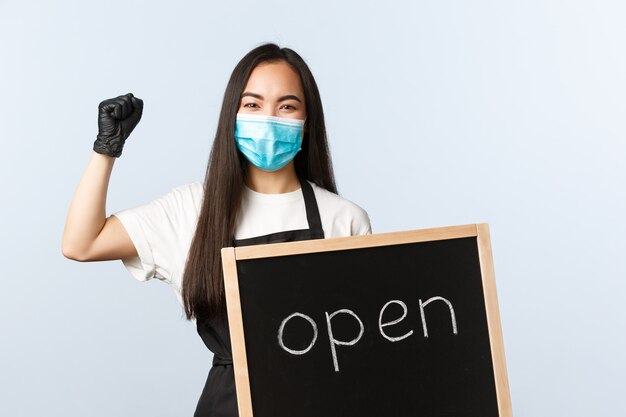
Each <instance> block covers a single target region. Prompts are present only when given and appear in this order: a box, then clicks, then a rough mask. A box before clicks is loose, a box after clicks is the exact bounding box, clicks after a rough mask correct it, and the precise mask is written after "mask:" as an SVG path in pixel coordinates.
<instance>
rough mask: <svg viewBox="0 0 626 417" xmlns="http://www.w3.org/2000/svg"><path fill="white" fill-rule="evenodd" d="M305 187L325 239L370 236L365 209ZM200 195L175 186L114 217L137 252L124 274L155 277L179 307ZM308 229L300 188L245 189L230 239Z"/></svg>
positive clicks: (198, 185)
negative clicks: (172, 293)
mask: <svg viewBox="0 0 626 417" xmlns="http://www.w3.org/2000/svg"><path fill="white" fill-rule="evenodd" d="M307 181H308V180H307ZM308 182H309V184H311V186H312V188H313V192H314V194H315V199H316V200H317V205H318V208H319V212H320V218H321V221H322V229H324V237H325V238H330V237H339V236H354V235H365V234H371V233H372V228H371V225H370V219H369V216H368V214H367V212H366V211H365V210H364V209H362V208H361V207H360V206H358V205H356V204H355V203H353V202H351V201H349V200H347V199H345V198H343V197H340V196H338V195H337V194H335V193H332V192H330V191H328V190H326V189H324V188H322V187H318V186H317V185H316V184H315V183H313V182H311V181H308ZM203 194H204V184H203V183H202V182H201V181H195V182H191V183H188V184H184V185H181V186H178V187H175V188H173V189H172V190H170V191H169V192H168V193H166V194H164V195H162V196H160V197H158V198H156V199H154V200H152V201H150V202H148V203H146V204H143V205H141V206H137V207H134V208H130V209H126V210H121V211H118V212H116V213H113V215H114V216H116V217H117V218H118V219H119V220H120V222H121V223H122V225H123V226H124V228H125V229H126V231H127V232H128V235H129V236H130V239H131V240H132V242H133V244H134V245H135V248H136V249H137V254H138V256H136V257H133V258H127V259H122V262H123V264H124V266H125V267H126V269H127V270H128V271H129V272H130V273H131V274H132V276H133V277H134V278H136V279H138V280H139V281H147V280H149V279H152V278H156V279H159V280H162V281H164V282H167V283H168V284H170V285H171V286H172V288H173V289H174V291H175V293H176V297H177V298H178V301H179V302H180V303H181V304H182V296H181V291H182V275H183V272H184V271H183V269H184V267H185V262H186V260H187V253H188V252H189V247H190V246H191V240H192V239H193V237H194V233H195V228H196V224H197V221H198V216H199V214H200V208H201V206H202V201H203ZM308 227H309V225H308V222H307V218H306V210H305V207H304V197H303V195H302V190H301V189H297V190H295V191H291V192H288V193H282V194H263V193H259V192H256V191H253V190H252V189H250V188H249V187H248V186H246V185H244V193H243V198H242V202H241V210H240V214H239V216H238V218H237V224H236V228H235V239H246V238H250V237H256V236H262V235H266V234H269V233H275V232H281V231H285V230H294V229H306V228H308Z"/></svg>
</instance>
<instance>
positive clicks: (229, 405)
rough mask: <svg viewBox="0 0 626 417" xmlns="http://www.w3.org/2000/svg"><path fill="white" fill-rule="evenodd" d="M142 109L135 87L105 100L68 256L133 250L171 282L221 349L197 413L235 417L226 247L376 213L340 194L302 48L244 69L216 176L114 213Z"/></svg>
mask: <svg viewBox="0 0 626 417" xmlns="http://www.w3.org/2000/svg"><path fill="white" fill-rule="evenodd" d="M142 112H143V101H142V100H141V99H139V98H137V97H135V96H133V95H132V93H129V94H126V95H123V96H118V97H116V98H113V99H108V100H105V101H103V102H101V103H100V106H99V120H98V126H99V133H98V136H97V139H96V141H95V142H94V146H93V149H94V153H93V155H92V160H91V161H90V163H89V165H88V167H87V169H86V171H85V173H84V174H83V177H82V178H81V181H80V182H79V185H78V187H77V189H76V192H75V194H74V198H73V200H72V204H71V206H70V210H69V213H68V218H67V222H66V225H65V231H64V235H63V254H64V255H65V256H66V257H68V258H70V259H75V260H79V261H96V260H112V259H121V260H122V262H123V263H124V265H125V267H126V268H127V269H128V271H129V272H130V273H131V274H132V276H133V277H135V278H136V279H138V280H140V281H146V280H149V279H153V278H156V279H160V280H162V281H164V282H167V283H168V284H170V285H171V286H172V287H173V289H174V291H175V293H176V295H177V297H178V299H179V301H180V302H181V305H182V307H183V308H184V311H185V315H186V318H187V319H188V320H194V321H195V323H196V327H197V331H198V334H199V335H200V337H201V338H202V340H203V341H204V343H205V345H206V346H207V348H208V349H209V350H210V351H211V352H213V355H214V356H213V364H212V365H213V366H212V367H211V369H210V370H209V373H208V376H207V380H206V384H205V387H204V389H203V391H202V394H201V396H200V398H199V400H198V403H197V406H196V411H195V414H194V416H195V417H204V416H211V417H234V416H237V415H238V413H237V400H236V393H235V383H234V373H233V366H232V357H231V346H230V336H229V333H228V321H227V319H226V314H225V312H226V307H225V297H224V286H223V279H222V270H221V254H220V250H221V248H223V247H227V246H244V245H254V244H261V243H275V242H289V241H299V240H307V239H324V238H330V237H338V236H353V235H363V234H370V233H372V231H371V225H370V219H369V216H368V214H367V212H366V211H365V210H364V209H363V208H361V207H360V206H358V205H357V204H355V203H353V202H351V201H349V200H347V199H345V198H343V197H340V196H339V195H338V194H337V189H336V185H335V180H334V175H333V169H332V162H331V157H330V152H329V148H328V142H327V135H326V129H325V122H324V114H323V109H322V102H321V98H320V94H319V90H318V88H317V84H316V82H315V79H314V78H313V75H312V73H311V71H310V69H309V67H308V65H307V64H306V63H305V61H304V60H303V59H302V58H301V56H300V55H298V54H297V53H296V52H295V51H294V50H292V49H290V48H280V47H279V46H278V45H275V44H272V43H267V44H263V45H260V46H258V47H256V48H254V49H253V50H251V51H250V52H248V53H247V54H246V55H245V56H244V57H243V58H242V59H241V60H240V61H239V63H238V64H237V65H236V66H235V69H234V70H233V72H232V74H231V76H230V79H229V81H228V84H227V87H226V91H225V94H224V99H223V102H222V109H221V112H220V117H219V121H218V125H217V130H216V134H215V137H214V140H213V145H212V148H211V152H210V155H209V162H208V166H207V169H206V173H205V178H204V181H202V182H200V181H195V182H192V183H189V184H184V185H181V186H179V187H176V188H174V189H172V190H170V191H169V192H168V193H166V194H164V195H162V196H160V197H158V198H156V199H154V200H152V201H150V202H148V203H146V204H144V205H141V206H138V207H134V208H130V209H125V210H121V211H118V212H116V213H113V214H112V215H111V216H109V217H106V218H105V216H104V206H105V202H106V189H107V186H108V181H109V177H110V173H111V170H112V166H113V163H114V161H115V159H116V158H118V157H120V156H121V153H122V149H123V146H124V144H125V142H126V140H127V139H128V137H129V135H130V133H131V132H132V131H133V129H134V128H135V126H136V125H137V123H138V122H139V120H140V119H141V114H142Z"/></svg>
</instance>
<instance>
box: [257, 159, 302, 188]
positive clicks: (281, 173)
mask: <svg viewBox="0 0 626 417" xmlns="http://www.w3.org/2000/svg"><path fill="white" fill-rule="evenodd" d="M245 183H246V185H247V186H248V187H249V188H250V189H251V190H253V191H256V192H257V193H263V194H283V193H288V192H291V191H296V190H297V189H299V188H300V181H299V180H298V176H297V175H296V170H295V167H294V163H293V161H291V162H289V163H288V164H287V165H285V166H284V167H282V168H281V169H279V170H276V171H273V172H267V171H263V170H262V169H259V168H257V167H255V166H254V165H252V164H251V163H249V162H248V167H247V170H246V177H245Z"/></svg>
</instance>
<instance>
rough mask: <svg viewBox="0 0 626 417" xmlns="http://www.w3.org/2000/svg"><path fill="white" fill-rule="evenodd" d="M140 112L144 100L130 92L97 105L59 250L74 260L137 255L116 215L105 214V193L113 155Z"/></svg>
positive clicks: (111, 168)
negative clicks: (85, 161) (86, 158)
mask: <svg viewBox="0 0 626 417" xmlns="http://www.w3.org/2000/svg"><path fill="white" fill-rule="evenodd" d="M142 113H143V101H142V100H141V99H139V98H137V97H134V96H133V95H132V93H128V94H126V95H122V96H118V97H115V98H111V99H107V100H104V101H102V102H101V103H100V104H99V106H98V136H97V138H96V140H95V142H94V144H93V150H94V152H93V153H92V155H91V160H90V161H89V164H88V165H87V169H86V170H85V172H84V173H83V176H82V177H81V179H80V181H79V183H78V186H77V187H76V191H75V192H74V197H73V198H72V202H71V204H70V208H69V211H68V214H67V219H66V221H65V228H64V230H63V240H62V244H61V251H62V253H63V256H65V257H66V258H69V259H73V260H76V261H105V260H113V259H125V258H129V257H133V256H137V250H136V249H135V246H134V245H133V242H132V241H131V239H130V237H129V235H128V233H127V232H126V229H124V226H122V224H121V223H120V221H119V220H118V219H117V218H116V217H115V216H109V217H106V213H105V210H106V195H107V189H108V186H109V179H110V178H111V171H112V170H113V164H114V163H115V158H118V157H120V156H121V154H122V149H123V147H124V143H125V142H126V139H127V138H128V136H129V135H130V133H131V132H132V131H133V129H134V128H135V126H137V123H139V120H140V119H141V115H142Z"/></svg>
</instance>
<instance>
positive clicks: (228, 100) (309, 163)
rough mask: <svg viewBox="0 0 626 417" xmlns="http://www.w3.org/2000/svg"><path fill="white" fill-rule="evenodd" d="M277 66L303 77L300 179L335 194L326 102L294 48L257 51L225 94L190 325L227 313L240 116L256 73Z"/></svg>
mask: <svg viewBox="0 0 626 417" xmlns="http://www.w3.org/2000/svg"><path fill="white" fill-rule="evenodd" d="M279 61H283V62H286V63H287V64H289V65H290V66H291V67H292V68H293V69H294V70H295V71H296V72H297V73H298V74H299V75H300V80H301V82H302V87H303V90H304V98H305V103H306V109H307V119H306V125H305V127H304V135H303V140H302V150H301V151H300V152H298V153H297V154H296V156H295V158H294V165H295V170H296V175H297V176H298V177H299V178H300V179H301V180H305V179H308V180H309V181H312V182H314V183H315V184H317V185H318V186H320V187H323V188H325V189H327V190H328V191H331V192H333V193H337V188H336V185H335V179H334V174H333V169H332V162H331V158H330V152H329V149H328V141H327V137H326V127H325V124H324V112H323V109H322V101H321V99H320V94H319V90H318V88H317V84H316V83H315V79H314V78H313V74H312V73H311V71H310V70H309V67H308V66H307V64H306V63H305V62H304V60H303V59H302V57H300V55H298V54H297V53H296V52H295V51H293V50H292V49H289V48H280V47H279V46H278V45H276V44H273V43H266V44H262V45H260V46H258V47H256V48H254V49H253V50H251V51H250V52H248V53H247V54H246V55H245V56H244V57H243V58H242V59H241V61H239V63H238V64H237V66H236V67H235V69H234V70H233V72H232V74H231V76H230V79H229V80H228V85H227V86H226V91H225V92H224V100H223V101H222V109H221V111H220V117H219V121H218V124H217V131H216V133H215V139H214V141H213V146H212V148H211V153H210V155H209V163H208V166H207V170H206V174H205V178H204V201H203V203H202V208H201V210H200V215H199V218H198V223H197V227H196V231H195V235H194V238H193V240H192V242H191V246H190V248H189V253H188V256H187V263H186V264H185V269H184V273H183V288H182V297H183V303H184V307H185V314H186V316H187V319H188V320H191V319H192V318H196V319H198V318H200V317H201V318H210V317H213V316H214V315H217V314H221V313H223V312H224V311H225V302H226V300H225V296H224V284H223V278H222V261H221V249H222V248H223V247H227V246H233V239H234V235H235V224H236V223H235V222H236V219H237V213H238V211H239V208H240V205H241V198H242V194H243V187H244V176H245V169H246V166H247V163H246V159H245V157H244V156H243V154H242V153H241V152H240V151H239V150H238V149H237V146H236V144H235V136H234V133H235V119H236V114H237V111H238V110H239V106H240V103H241V94H242V93H243V90H244V88H245V86H246V84H247V82H248V78H249V77H250V73H251V72H252V70H253V69H254V68H255V67H256V66H257V65H258V64H260V63H265V62H279Z"/></svg>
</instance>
